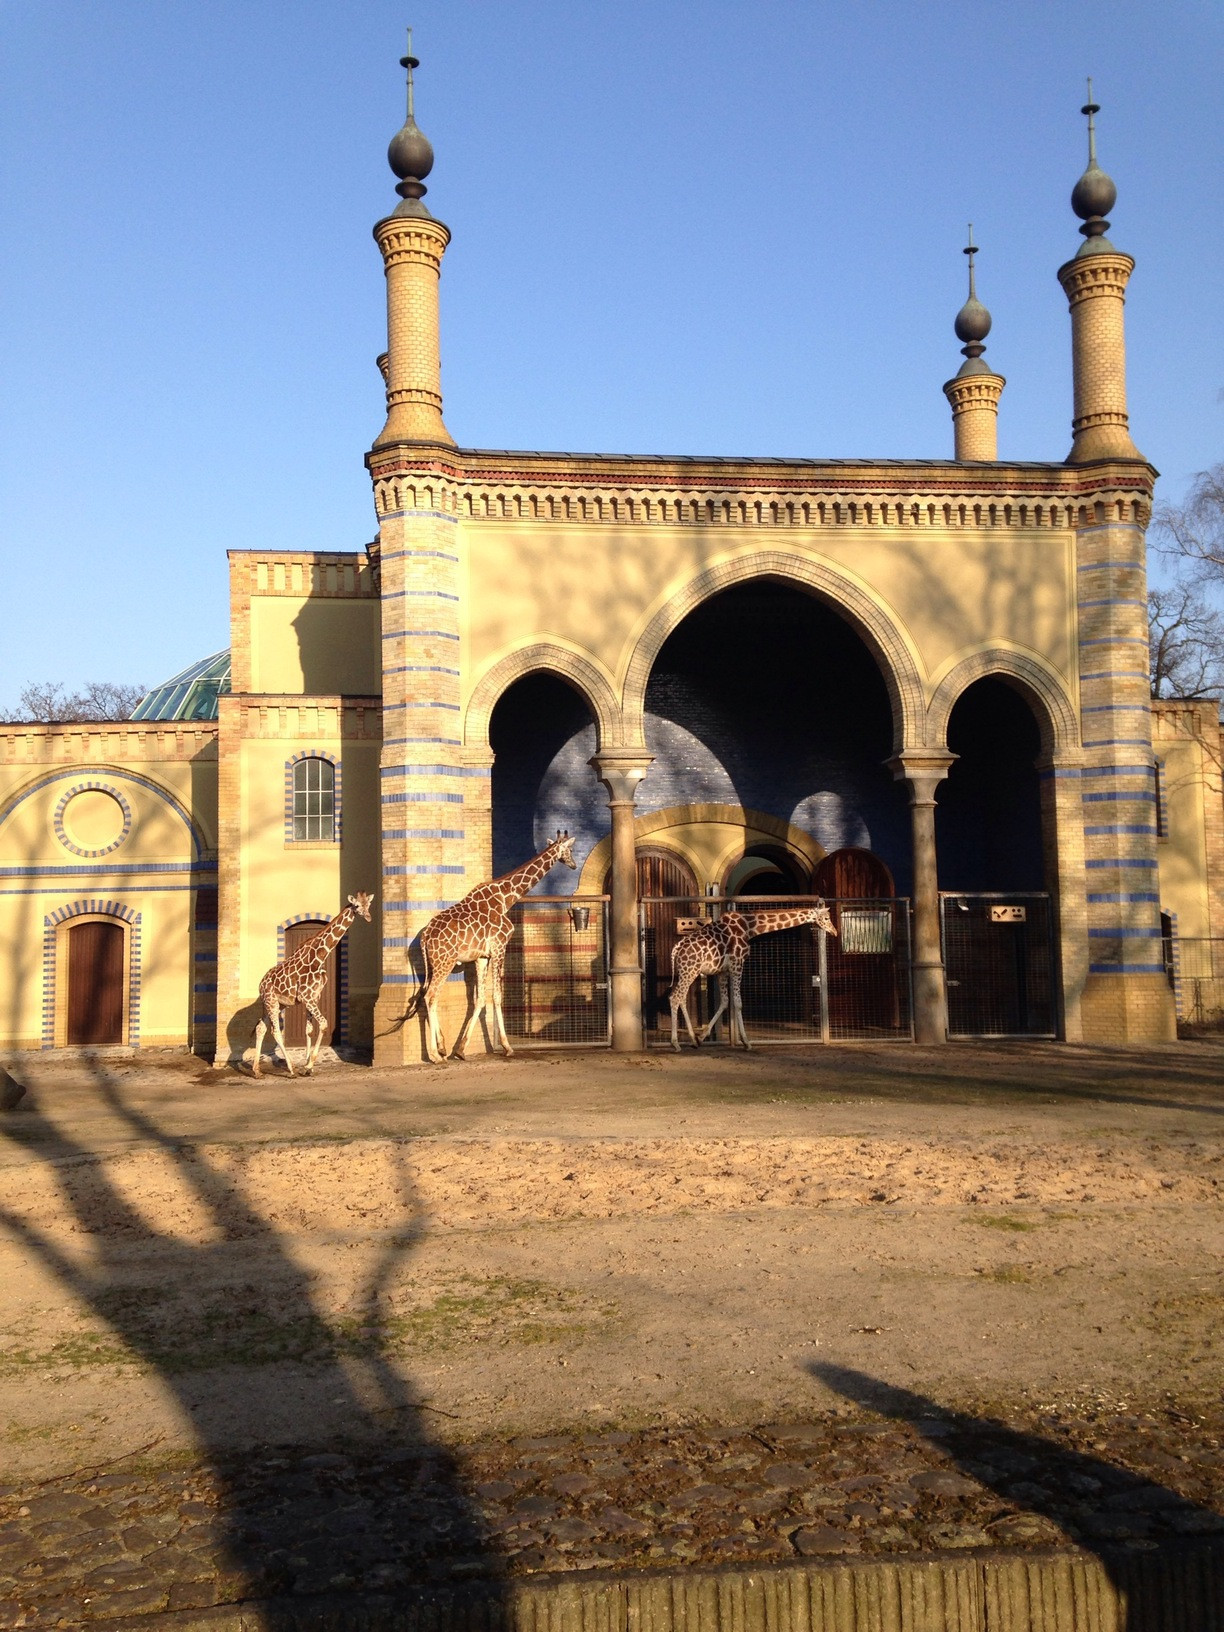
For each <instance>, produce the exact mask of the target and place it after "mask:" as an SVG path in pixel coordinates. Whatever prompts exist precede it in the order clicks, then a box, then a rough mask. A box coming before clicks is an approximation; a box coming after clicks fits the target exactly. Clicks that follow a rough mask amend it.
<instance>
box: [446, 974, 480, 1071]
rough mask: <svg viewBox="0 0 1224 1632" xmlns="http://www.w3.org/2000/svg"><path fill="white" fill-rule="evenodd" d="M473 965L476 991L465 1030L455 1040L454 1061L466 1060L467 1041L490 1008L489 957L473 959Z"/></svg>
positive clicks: (469, 1005) (466, 1019)
mask: <svg viewBox="0 0 1224 1632" xmlns="http://www.w3.org/2000/svg"><path fill="white" fill-rule="evenodd" d="M472 963H473V966H474V967H475V970H476V991H475V994H474V995H473V997H472V999H471V1001H470V1002H469V1004H468V1012H467V1017H466V1018H465V1020H464V1022H463V1029H462V1030H461V1031H460V1033H459V1035H458V1037H456V1039H455V1046H454V1048H452V1049H451V1059H452V1060H462V1059H464V1058H466V1056H467V1040H468V1038H469V1036H470V1035H471V1032H472V1027H473V1026H474V1025H475V1024H476V1022H477V1020H479V1019H480V1017H481V1015H482V1014H483V1013H484V1012H485V1009H486V1008H487V1007H488V1002H489V996H488V982H489V959H488V958H487V957H485V958H473V959H472Z"/></svg>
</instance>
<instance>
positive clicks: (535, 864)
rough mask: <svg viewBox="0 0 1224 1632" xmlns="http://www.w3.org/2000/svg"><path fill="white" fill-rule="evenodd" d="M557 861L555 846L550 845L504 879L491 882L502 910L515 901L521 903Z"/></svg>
mask: <svg viewBox="0 0 1224 1632" xmlns="http://www.w3.org/2000/svg"><path fill="white" fill-rule="evenodd" d="M556 860H557V846H556V845H555V844H550V845H549V846H548V847H547V848H546V849H544V850H541V851H540V853H539V855H538V856H532V858H531V860H530V861H525V862H524V863H523V865H522V866H521V867H516V868H515V869H514V871H513V872H512V873H507V874H506V875H505V877H504V878H495V879H494V880H493V884H494V887H495V888H496V890H497V892H498V894H499V896H500V897H501V900H502V905H503V908H507V907H512V906H513V905H514V903H515V902H516V901H521V900H522V899H523V897H524V896H525V895H527V894H528V893H529V892H530V891H532V890H534V889H535V887H536V885H537V884H538V883H539V882H540V880H541V879H542V878H545V877H547V875H548V874H549V873H550V872H551V871H552V869H553V865H554V863H555V862H556Z"/></svg>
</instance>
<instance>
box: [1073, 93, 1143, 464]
mask: <svg viewBox="0 0 1224 1632" xmlns="http://www.w3.org/2000/svg"><path fill="white" fill-rule="evenodd" d="M1080 111H1081V112H1082V113H1084V114H1086V115H1087V116H1088V168H1087V169H1086V170H1085V171H1084V173H1083V175H1082V176H1081V177H1080V179H1079V180H1078V181H1077V182H1076V184H1075V188H1074V190H1073V191H1072V194H1071V208H1072V209H1073V210H1074V211H1075V213H1076V215H1078V216H1079V218H1080V220H1081V221H1082V222H1083V223H1084V224H1083V226H1082V227H1081V228H1080V232H1081V233H1082V234H1083V236H1084V242H1083V243H1082V244H1081V245H1080V247H1079V249H1078V250H1077V251H1076V254H1075V257H1074V259H1072V260H1070V261H1068V262H1067V263H1066V265H1065V266H1060V267H1059V269H1058V281H1059V283H1061V284H1062V286H1063V292H1064V293H1065V294H1066V297H1067V300H1068V302H1069V304H1070V306H1071V352H1072V366H1073V369H1074V374H1075V416H1074V418H1073V419H1072V421H1071V433H1072V441H1071V452H1070V453H1069V454H1068V455H1067V463H1068V464H1070V465H1082V464H1086V463H1087V462H1088V461H1089V460H1095V459H1142V457H1143V455H1142V454H1141V453H1140V452H1139V450H1138V448H1137V447H1136V446H1135V444H1134V443H1133V442H1132V441H1131V436H1130V422H1129V418H1128V416H1127V412H1126V336H1125V332H1124V329H1123V322H1122V309H1123V306H1124V305H1125V303H1126V285H1127V282H1128V280H1129V278H1130V275H1131V273H1132V272H1133V271H1134V270H1135V263H1134V261H1133V260H1132V259H1131V257H1130V256H1129V255H1123V254H1122V253H1121V251H1120V250H1117V249H1115V248H1114V246H1113V245H1112V244H1111V243H1110V241H1109V239H1108V238H1107V237H1106V236H1105V234H1106V232H1107V231H1108V229H1109V222H1108V221H1106V220H1105V217H1106V215H1108V213H1109V212H1110V210H1112V209H1113V207H1114V205H1115V204H1116V203H1117V199H1118V189H1117V188H1116V187H1115V186H1114V184H1113V182H1112V181H1111V180H1110V178H1109V177H1108V176H1107V175H1106V174H1105V172H1104V170H1102V169H1101V167H1100V165H1098V164H1097V156H1096V116H1097V114H1098V113H1100V111H1101V110H1100V107H1099V106H1098V104H1097V103H1095V102H1094V101H1093V100H1092V81H1091V80H1089V81H1088V100H1087V102H1086V103H1085V104H1084V106H1083V108H1082V109H1081V110H1080Z"/></svg>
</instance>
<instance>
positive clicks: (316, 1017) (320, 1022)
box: [302, 997, 327, 1077]
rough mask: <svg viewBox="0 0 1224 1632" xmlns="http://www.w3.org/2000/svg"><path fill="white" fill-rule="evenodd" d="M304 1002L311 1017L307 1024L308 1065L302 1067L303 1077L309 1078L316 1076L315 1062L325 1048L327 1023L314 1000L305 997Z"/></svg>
mask: <svg viewBox="0 0 1224 1632" xmlns="http://www.w3.org/2000/svg"><path fill="white" fill-rule="evenodd" d="M302 1002H303V1003H304V1004H305V1006H306V1013H307V1014H308V1015H309V1017H310V1019H308V1020H307V1022H306V1063H305V1064H304V1065H303V1067H302V1075H303V1076H307V1077H309V1076H312V1075H313V1074H314V1068H315V1061H316V1060H317V1059H318V1057H319V1050H320V1048H321V1047H322V1046H323V1033H324V1032H325V1031H326V1030H327V1021H326V1020H325V1019H324V1018H323V1012H322V1010H321V1009H320V1008H319V1006H318V1004H317V1003H316V1002H315V1000H314V998H312V997H304V998H303V999H302ZM311 1020H313V1021H314V1023H315V1034H314V1040H313V1043H312V1041H311V1036H310V1021H311Z"/></svg>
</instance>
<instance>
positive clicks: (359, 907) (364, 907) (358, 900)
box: [348, 890, 374, 924]
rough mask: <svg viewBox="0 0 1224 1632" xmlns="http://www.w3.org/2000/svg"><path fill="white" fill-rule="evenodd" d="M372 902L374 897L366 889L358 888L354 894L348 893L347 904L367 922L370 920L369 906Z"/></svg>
mask: <svg viewBox="0 0 1224 1632" xmlns="http://www.w3.org/2000/svg"><path fill="white" fill-rule="evenodd" d="M373 902H374V897H373V896H372V895H371V894H370V892H369V891H368V890H358V891H357V894H356V895H350V896H349V898H348V904H349V906H350V907H352V909H353V911H354V912H355V913H356V914H357V916H358V917H359V918H364V919H365V921H366V923H367V924H368V923H369V921H370V907H371V906H372V905H373Z"/></svg>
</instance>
